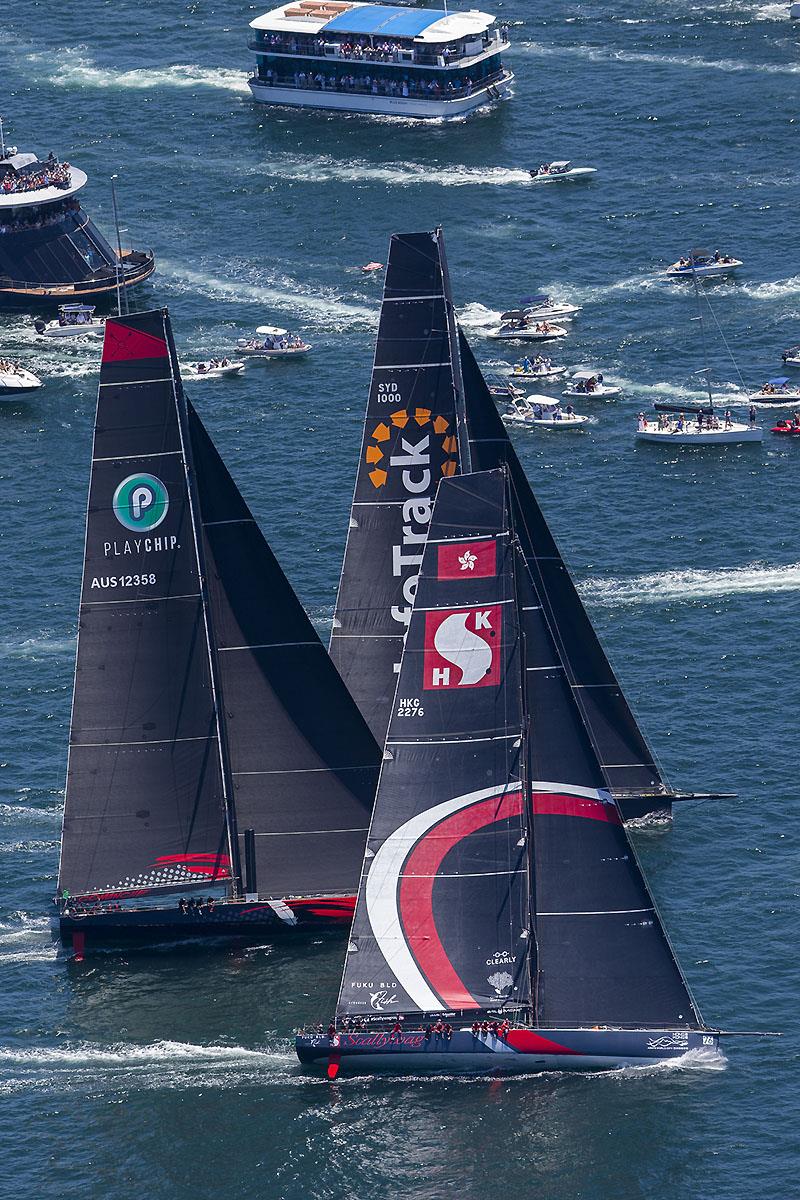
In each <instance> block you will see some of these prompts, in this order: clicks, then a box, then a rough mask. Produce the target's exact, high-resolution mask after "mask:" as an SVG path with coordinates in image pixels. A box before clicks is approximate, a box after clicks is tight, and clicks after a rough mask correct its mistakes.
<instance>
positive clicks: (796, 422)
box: [770, 417, 800, 437]
mask: <svg viewBox="0 0 800 1200" xmlns="http://www.w3.org/2000/svg"><path fill="white" fill-rule="evenodd" d="M770 433H779V434H781V435H782V436H783V437H800V417H792V419H791V421H787V420H786V418H785V417H784V418H782V419H781V420H780V421H776V422H775V424H774V425H773V426H772V429H771V430H770Z"/></svg>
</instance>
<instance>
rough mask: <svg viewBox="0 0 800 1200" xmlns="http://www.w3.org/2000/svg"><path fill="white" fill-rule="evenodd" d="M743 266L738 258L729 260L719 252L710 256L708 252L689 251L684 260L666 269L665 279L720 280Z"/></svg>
mask: <svg viewBox="0 0 800 1200" xmlns="http://www.w3.org/2000/svg"><path fill="white" fill-rule="evenodd" d="M743 265H744V264H743V263H742V260H741V259H740V258H731V256H730V255H728V254H721V253H720V252H719V250H715V251H714V253H713V254H712V253H711V251H710V250H701V249H699V248H696V249H694V250H690V251H689V253H688V255H687V256H686V257H685V258H684V257H682V258H679V259H678V261H677V262H674V263H673V264H672V266H671V267H667V278H668V279H694V278H697V279H720V278H721V277H722V276H723V275H730V274H731V273H732V272H733V271H737V270H738V269H739V267H741V266H743Z"/></svg>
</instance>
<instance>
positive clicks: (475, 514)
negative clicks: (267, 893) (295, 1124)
mask: <svg viewBox="0 0 800 1200" xmlns="http://www.w3.org/2000/svg"><path fill="white" fill-rule="evenodd" d="M530 499H531V497H530V494H529V493H528V492H526V491H523V492H522V493H521V494H520V492H519V491H518V490H517V487H516V481H515V478H514V472H513V471H512V470H511V469H510V467H509V466H504V467H499V468H495V469H494V470H489V471H476V472H474V473H469V474H463V475H461V476H453V477H450V478H448V477H445V478H443V479H442V481H441V483H440V484H439V487H438V494H437V498H436V502H435V506H434V509H433V515H432V518H431V524H430V532H429V534H428V539H427V542H426V544H425V549H424V553H423V557H422V563H421V569H420V572H419V583H418V587H417V589H416V597H415V599H414V602H413V607H412V613H411V618H410V622H409V626H408V633H407V635H406V640H405V644H404V647H403V650H402V655H401V660H400V670H399V673H398V676H397V688H396V692H395V698H394V703H393V706H392V712H391V718H390V723H389V731H388V737H387V740H386V748H385V751H384V758H383V765H382V769H381V776H380V781H379V784H378V792H377V797H376V801H375V808H374V811H373V816H372V823H371V826H370V832H369V837H368V840H367V848H366V853H365V858H364V866H363V870H362V877H361V887H360V889H359V895H358V902H357V905H356V912H355V917H354V920H353V927H352V932H351V935H350V942H349V944H348V948H347V953H346V959H345V965H344V974H343V977H342V982H341V988H340V991H339V999H338V1004H337V1009H336V1019H335V1022H334V1024H333V1028H332V1029H331V1030H329V1032H328V1034H327V1035H324V1034H319V1033H312V1034H310V1035H309V1034H304V1033H301V1034H300V1035H299V1036H298V1038H297V1043H296V1045H297V1053H298V1056H299V1058H300V1061H301V1062H302V1063H303V1064H305V1065H308V1066H317V1067H322V1068H323V1069H327V1072H328V1075H329V1077H332V1078H333V1077H335V1076H336V1074H337V1073H338V1072H339V1071H340V1070H341V1071H342V1072H357V1071H374V1070H376V1069H379V1070H389V1071H396V1072H409V1071H419V1070H423V1071H437V1070H438V1071H447V1072H454V1073H455V1072H470V1071H479V1072H492V1073H494V1072H527V1071H538V1070H547V1069H557V1070H576V1069H577V1070H582V1069H586V1068H609V1067H620V1066H625V1065H629V1064H647V1063H653V1062H661V1061H665V1060H674V1059H678V1058H680V1057H682V1056H683V1055H686V1054H687V1053H690V1052H697V1051H700V1052H703V1051H705V1052H707V1053H709V1054H714V1053H716V1052H717V1051H718V1045H719V1031H717V1030H714V1029H710V1028H708V1027H707V1026H706V1025H705V1023H704V1022H703V1019H702V1017H701V1016H700V1013H699V1010H698V1008H697V1005H696V1004H695V1002H694V1000H693V998H692V995H691V993H690V991H689V987H688V985H687V982H686V980H685V978H684V976H683V974H682V972H681V969H680V967H679V965H678V962H677V959H676V958H675V955H674V953H673V951H672V948H671V946H670V943H669V940H668V938H667V935H666V932H665V930H664V927H663V924H662V922H661V919H660V917H659V914H658V911H657V909H656V907H655V904H654V901H653V898H652V896H651V894H650V891H649V889H648V887H647V883H646V881H645V878H644V875H643V874H642V870H641V867H640V866H639V863H638V862H637V859H636V855H635V852H634V850H633V847H632V845H631V843H630V842H629V841H628V837H627V834H626V831H625V828H624V826H623V822H622V818H621V814H620V811H619V808H618V806H617V804H616V802H615V800H614V799H613V797H612V796H611V795H610V793H609V792H608V790H607V788H606V786H605V772H604V770H603V768H602V767H601V765H600V763H599V761H598V758H597V755H596V753H595V750H594V747H593V745H592V743H591V741H590V739H589V738H588V737H587V734H586V727H585V724H584V721H583V717H582V714H581V712H580V708H579V705H578V700H577V693H576V691H575V689H574V688H573V687H572V686H571V685H570V683H569V673H568V669H567V663H566V661H565V659H564V657H563V654H562V652H561V647H560V646H559V643H558V641H557V640H556V638H555V637H554V631H553V629H552V627H551V625H550V622H549V620H548V615H547V608H546V604H545V603H544V599H545V588H546V581H545V577H544V570H546V568H545V566H544V564H543V563H542V562H541V561H539V560H533V561H531V560H530V558H529V556H528V553H527V550H526V542H527V526H528V523H529V520H530V514H529V513H528V512H526V509H528V507H529V505H530ZM351 1022H352V1024H351Z"/></svg>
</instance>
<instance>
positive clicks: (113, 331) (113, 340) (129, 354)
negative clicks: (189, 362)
mask: <svg viewBox="0 0 800 1200" xmlns="http://www.w3.org/2000/svg"><path fill="white" fill-rule="evenodd" d="M166 357H167V343H166V342H165V341H164V339H163V338H159V337H154V336H153V334H152V333H144V332H142V330H140V329H131V328H130V326H129V325H124V324H123V323H122V322H121V321H115V320H113V319H112V318H109V319H108V320H107V321H106V328H105V337H104V339H103V362H104V363H108V362H130V361H131V359H137V358H166Z"/></svg>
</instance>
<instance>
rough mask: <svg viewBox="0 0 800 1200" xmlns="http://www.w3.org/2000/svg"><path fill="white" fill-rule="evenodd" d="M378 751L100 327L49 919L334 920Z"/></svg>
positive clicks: (117, 934)
mask: <svg viewBox="0 0 800 1200" xmlns="http://www.w3.org/2000/svg"><path fill="white" fill-rule="evenodd" d="M379 760H380V750H379V748H378V746H377V744H376V742H375V740H374V738H373V737H372V734H371V733H370V731H369V729H368V728H367V726H366V724H365V722H364V721H363V719H362V717H361V714H360V713H359V711H358V708H357V707H356V705H355V704H354V702H353V701H352V699H351V698H350V696H349V694H348V692H347V690H346V688H345V686H344V684H343V683H342V680H341V678H340V676H339V675H338V673H337V671H336V669H335V667H334V666H333V664H332V662H331V660H330V658H329V656H328V654H327V652H326V650H325V648H324V646H323V645H322V643H321V642H320V639H319V637H318V636H317V633H316V632H315V630H314V628H313V626H312V625H311V622H310V621H309V619H308V617H307V615H306V613H305V612H304V610H303V608H302V606H301V604H300V602H299V601H298V599H297V597H296V596H295V594H294V592H293V591H292V588H291V586H290V584H289V582H288V580H287V579H286V576H285V575H284V574H283V572H282V570H281V568H280V566H279V564H278V562H277V561H276V559H275V557H274V555H273V554H272V551H271V550H270V548H269V546H268V545H267V542H266V540H265V539H264V536H263V534H262V533H261V531H260V529H259V528H258V526H257V525H256V523H255V521H254V519H253V517H252V515H251V513H250V510H249V509H248V507H247V504H246V503H245V501H244V500H243V498H242V496H241V494H240V492H239V490H238V488H237V486H236V484H235V483H234V481H233V479H232V478H231V476H230V474H229V473H228V470H227V468H226V467H225V465H224V463H223V462H222V459H221V458H220V456H219V454H218V452H217V450H216V448H215V446H214V444H213V442H212V440H211V438H210V436H209V434H208V433H207V431H206V429H205V427H204V426H203V423H202V421H201V420H200V417H199V416H198V414H197V412H196V411H195V409H194V408H193V407H192V404H191V403H190V401H189V400H188V399H187V397H186V396H185V395H184V392H183V388H182V386H181V379H180V373H179V369H178V363H177V358H176V353H175V346H174V343H173V339H172V333H171V328H170V321H169V316H168V314H167V312H166V310H158V311H153V312H145V313H137V314H135V315H131V316H123V317H121V318H119V319H117V318H114V319H109V320H108V321H107V322H106V326H105V340H104V345H103V358H102V366H101V374H100V387H99V395H98V402H97V417H96V422H95V434H94V448H93V455H92V465H91V482H90V488H89V502H88V512H87V524H86V548H85V556H84V571H83V584H82V590H81V605H80V618H79V631H78V649H77V661H76V671H75V692H74V699H73V708H72V721H71V728H70V748H69V761H68V768H67V787H66V799H65V809H64V826H63V836H62V850H61V863H60V869H59V880H58V895H57V898H56V906H57V909H56V921H57V924H58V927H59V931H60V933H61V935H62V937H63V938H64V939H65V940H70V939H72V941H73V942H74V943H75V945H76V949H77V950H78V951H79V952H80V951H82V949H83V945H84V942H85V941H86V940H87V939H88V940H92V939H98V940H99V939H110V940H116V939H118V938H122V937H126V936H128V937H137V938H145V939H147V938H155V937H163V936H166V937H169V938H170V939H171V938H174V937H180V936H181V935H190V936H198V935H209V934H211V935H220V934H226V933H245V934H246V933H258V932H263V931H264V930H265V929H270V930H271V929H278V928H283V929H290V928H295V927H299V928H302V927H304V926H309V927H315V926H323V925H330V924H344V925H347V924H349V922H350V919H351V917H352V912H353V906H354V903H355V892H356V889H357V883H358V877H359V869H360V863H361V860H362V855H363V847H364V841H365V837H366V831H367V825H368V820H369V814H370V812H371V808H372V802H373V798H374V794H375V786H376V781H377V774H378V766H379Z"/></svg>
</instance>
